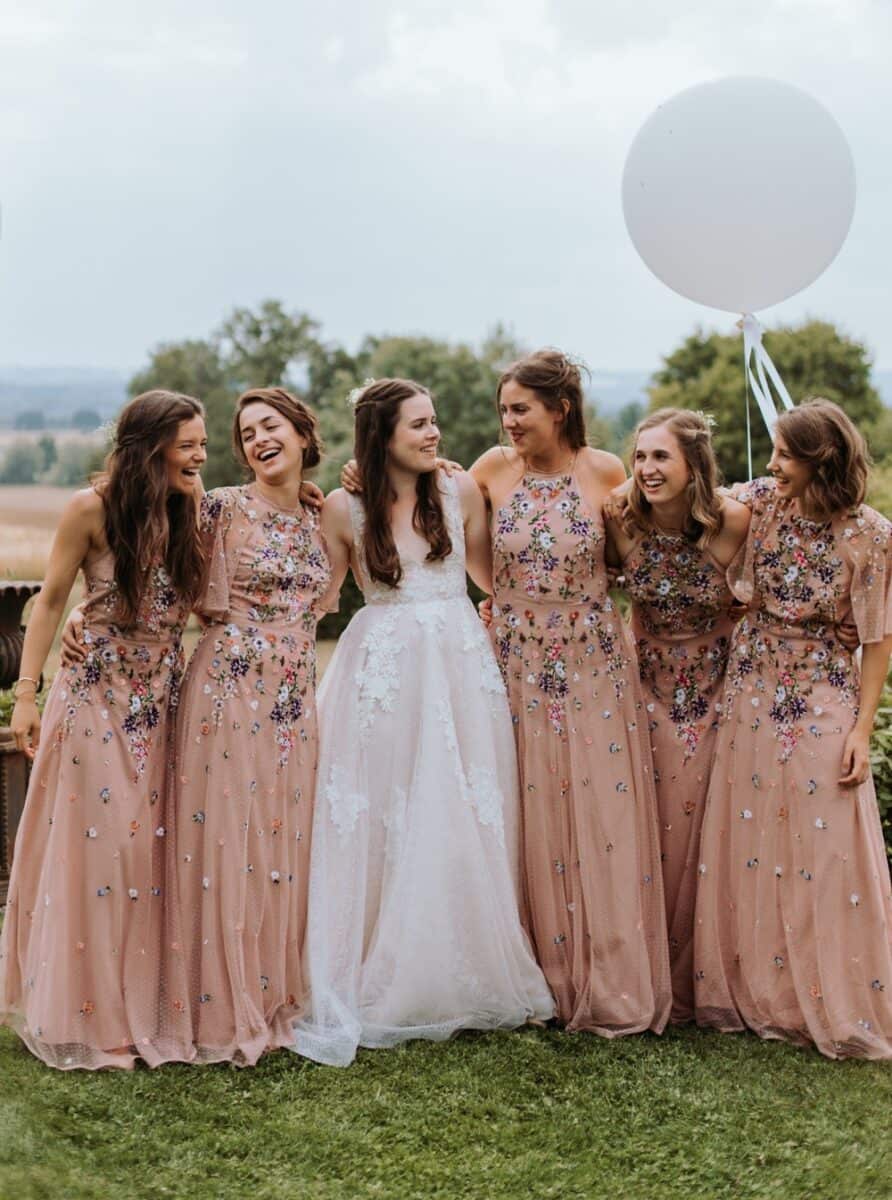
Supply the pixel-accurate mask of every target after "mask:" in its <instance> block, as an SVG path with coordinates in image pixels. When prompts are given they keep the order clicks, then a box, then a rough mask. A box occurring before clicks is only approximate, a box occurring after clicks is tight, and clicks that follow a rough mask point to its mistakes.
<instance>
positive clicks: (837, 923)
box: [694, 399, 892, 1058]
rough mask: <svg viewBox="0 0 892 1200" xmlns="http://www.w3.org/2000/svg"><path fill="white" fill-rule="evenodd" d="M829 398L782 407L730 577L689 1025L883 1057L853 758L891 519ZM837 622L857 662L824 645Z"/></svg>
mask: <svg viewBox="0 0 892 1200" xmlns="http://www.w3.org/2000/svg"><path fill="white" fill-rule="evenodd" d="M867 464H868V458H867V448H866V446H865V443H864V439H863V438H862V436H861V434H860V433H859V432H858V430H857V429H856V428H855V427H854V425H853V424H852V422H851V421H850V420H849V418H848V417H847V416H846V414H845V413H844V412H843V411H842V409H840V408H839V407H838V406H837V405H835V404H832V403H831V402H830V401H828V400H821V399H816V400H811V401H808V402H806V403H804V404H802V405H800V406H799V407H798V408H795V409H792V410H791V411H789V412H786V413H784V414H782V415H781V416H780V417H779V418H778V421H777V425H776V427H775V434H774V452H773V454H772V456H771V461H770V462H769V464H768V469H769V471H770V473H771V474H772V475H773V476H774V478H773V480H769V479H757V480H755V481H754V482H753V483H751V484H748V485H746V487H744V488H743V489H742V491H741V492H740V493H738V494H739V497H740V499H741V500H743V501H744V502H745V503H746V504H748V505H749V507H750V508H751V509H752V522H751V526H750V532H749V537H748V540H747V544H746V550H745V553H743V554H741V555H740V556H738V558H737V560H736V561H735V563H734V564H733V566H732V568H731V572H730V576H729V578H730V580H731V584H732V587H733V589H734V592H735V595H736V596H737V597H738V599H740V600H741V601H743V602H744V603H745V604H748V605H750V607H751V611H750V613H749V614H748V615H747V616H746V618H745V619H744V620H743V621H742V622H741V624H740V625H739V626H738V627H737V629H736V630H735V632H734V638H733V643H732V648H731V665H730V667H729V673H728V680H727V685H726V689H725V711H724V715H723V718H722V725H721V729H720V731H719V736H718V743H717V747H716V761H715V767H714V770H713V775H712V781H711V784H710V788H709V796H708V800H707V807H706V815H705V818H704V822H703V832H702V839H701V851H700V859H701V861H700V867H699V871H700V879H699V887H698V895H697V908H696V935H695V947H694V967H695V989H696V1010H697V1021H698V1023H699V1024H701V1025H705V1026H711V1027H713V1028H716V1029H720V1030H725V1031H729V1030H741V1029H744V1028H747V1027H748V1028H750V1029H752V1030H754V1031H755V1032H756V1033H758V1034H759V1035H760V1036H762V1037H766V1038H781V1039H784V1040H786V1041H790V1042H796V1043H799V1044H805V1045H808V1044H814V1045H815V1046H816V1047H817V1048H818V1049H819V1050H820V1051H821V1052H822V1053H823V1054H826V1055H827V1056H828V1057H830V1058H844V1057H857V1058H890V1057H892V896H890V887H889V871H888V866H887V863H886V856H885V853H884V846H883V837H882V832H881V829H880V820H879V814H878V811H877V805H876V798H875V794H874V788H873V782H872V780H871V777H870V765H869V758H868V749H869V739H870V731H871V727H872V724H873V719H874V716H875V713H876V709H877V704H878V702H879V697H880V694H881V691H882V687H883V681H884V679H885V677H886V671H887V669H888V665H889V654H890V650H892V525H890V523H889V521H887V520H886V518H885V517H883V516H881V515H880V514H879V513H878V512H875V511H874V510H873V509H872V508H868V507H867V505H865V504H864V503H863V500H864V493H865V487H866V483H867V477H868V466H867ZM852 621H853V622H854V625H855V627H856V628H857V631H858V635H859V637H860V640H861V643H862V647H863V648H862V661H861V669H860V671H859V668H858V663H857V660H856V658H855V657H854V655H853V653H852V652H851V650H849V649H847V648H846V645H845V644H844V643H843V642H842V641H841V640H840V629H841V628H843V627H845V626H846V625H847V624H849V623H851V622H852Z"/></svg>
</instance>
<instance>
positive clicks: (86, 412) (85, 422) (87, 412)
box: [71, 408, 102, 433]
mask: <svg viewBox="0 0 892 1200" xmlns="http://www.w3.org/2000/svg"><path fill="white" fill-rule="evenodd" d="M101 424H102V417H100V415H99V413H98V412H97V411H96V409H95V408H79V409H78V410H77V412H75V413H73V414H72V416H71V427H72V429H78V430H80V432H81V433H92V432H93V430H94V429H98V428H99V426H100V425H101Z"/></svg>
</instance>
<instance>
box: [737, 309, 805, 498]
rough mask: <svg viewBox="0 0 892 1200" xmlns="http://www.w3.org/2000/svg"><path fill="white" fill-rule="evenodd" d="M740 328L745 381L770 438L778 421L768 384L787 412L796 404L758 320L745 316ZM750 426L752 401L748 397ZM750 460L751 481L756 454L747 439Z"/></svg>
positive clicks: (749, 315)
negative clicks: (741, 329)
mask: <svg viewBox="0 0 892 1200" xmlns="http://www.w3.org/2000/svg"><path fill="white" fill-rule="evenodd" d="M741 326H742V328H743V364H744V369H745V371H746V378H747V380H748V382H749V385H750V387H751V388H752V389H753V395H754V396H755V397H756V403H757V404H758V405H759V412H760V413H761V414H762V420H763V421H764V422H765V428H766V429H767V430H768V432H769V434H770V433H771V431H772V429H773V428H774V422H775V421H776V420H777V415H778V413H777V402H776V401H775V399H774V395H773V394H772V391H771V387H770V385H769V382H768V381H769V379H770V380H771V383H773V384H774V390H775V391H776V392H777V395H778V397H779V398H780V402H781V404H782V405H783V406H784V408H792V407H793V401H792V399H791V398H790V393H789V392H788V391H787V389H786V387H785V386H784V381H783V380H782V379H781V377H780V375H779V373H778V370H777V367H776V366H775V365H774V363H773V362H772V361H771V359H770V357H769V355H768V351H767V350H766V349H765V347H764V346H763V345H762V326H761V325H760V324H759V322H758V320H757V319H756V317H754V316H753V314H752V313H744V315H743V320H742V321H741ZM748 423H749V397H747V424H748ZM747 458H748V460H749V472H750V479H752V477H753V450H752V446H751V445H750V443H749V437H747Z"/></svg>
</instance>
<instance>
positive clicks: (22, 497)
mask: <svg viewBox="0 0 892 1200" xmlns="http://www.w3.org/2000/svg"><path fill="white" fill-rule="evenodd" d="M74 491H75V489H74V488H61V487H41V486H31V487H20V486H18V485H14V484H5V485H0V578H2V579H42V578H43V572H44V569H45V568H46V561H47V558H48V556H49V552H50V546H51V544H52V541H53V534H54V532H55V529H56V525H57V524H58V523H59V514H60V513H61V512H62V509H63V508H64V507H65V505H66V504H67V502H68V500H69V498H70V497H71V496H72V495H73V494H74Z"/></svg>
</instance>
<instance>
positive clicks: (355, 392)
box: [347, 379, 375, 408]
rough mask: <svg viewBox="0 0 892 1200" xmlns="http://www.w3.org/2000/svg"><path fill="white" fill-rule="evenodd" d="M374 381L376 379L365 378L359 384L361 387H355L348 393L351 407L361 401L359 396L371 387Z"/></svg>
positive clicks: (354, 406) (348, 401)
mask: <svg viewBox="0 0 892 1200" xmlns="http://www.w3.org/2000/svg"><path fill="white" fill-rule="evenodd" d="M374 382H375V380H374V379H364V380H363V381H362V383H361V384H360V385H359V387H355V388H353V389H352V390H351V391H349V392H348V393H347V403H348V404H349V405H350V407H351V408H356V405H357V404H358V403H359V398H360V397H361V396H362V393H363V392H364V391H365V390H366V388H367V387H369V385H370V384H373V383H374Z"/></svg>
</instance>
